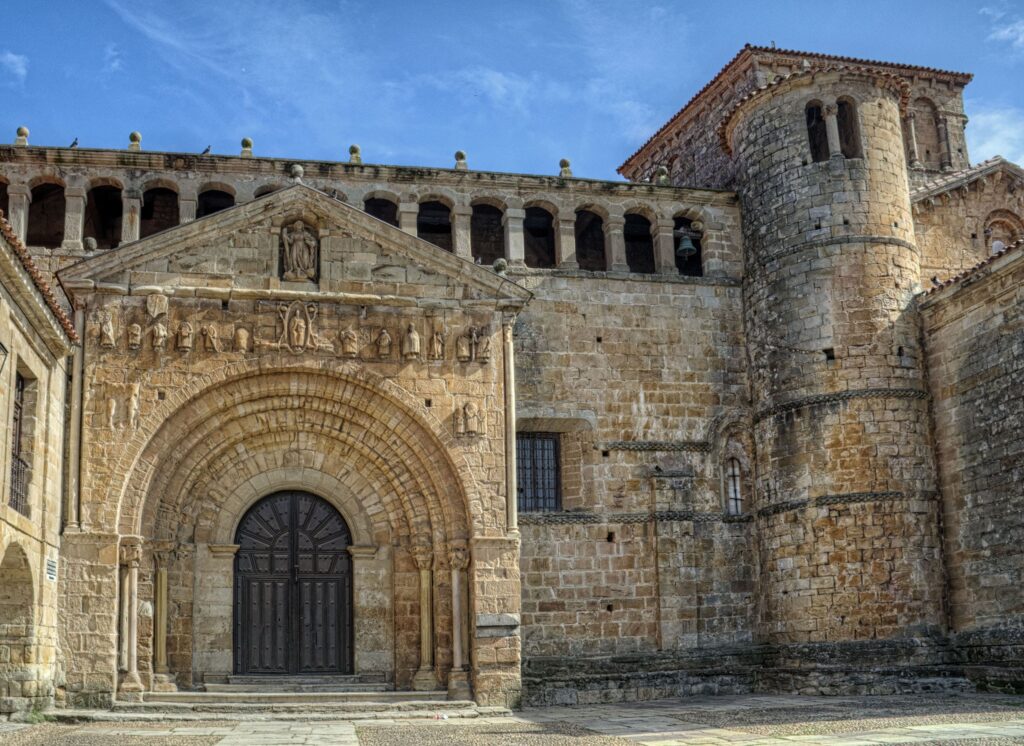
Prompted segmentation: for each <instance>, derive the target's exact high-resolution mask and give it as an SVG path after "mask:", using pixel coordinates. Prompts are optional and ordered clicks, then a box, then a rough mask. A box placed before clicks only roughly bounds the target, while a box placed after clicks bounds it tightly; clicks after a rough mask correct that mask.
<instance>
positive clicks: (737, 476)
mask: <svg viewBox="0 0 1024 746" xmlns="http://www.w3.org/2000/svg"><path fill="white" fill-rule="evenodd" d="M725 478H726V487H727V490H728V493H727V496H726V497H727V499H726V512H727V513H728V514H729V515H743V489H742V481H743V472H742V470H741V468H740V460H739V459H737V458H731V459H729V471H728V472H727V473H726V477H725Z"/></svg>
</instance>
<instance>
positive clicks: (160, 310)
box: [146, 293, 167, 319]
mask: <svg viewBox="0 0 1024 746" xmlns="http://www.w3.org/2000/svg"><path fill="white" fill-rule="evenodd" d="M146 313H148V314H149V317H150V318H152V319H155V318H157V317H158V316H163V315H164V314H165V313H167V296H166V295H160V293H153V294H152V295H147V296H146Z"/></svg>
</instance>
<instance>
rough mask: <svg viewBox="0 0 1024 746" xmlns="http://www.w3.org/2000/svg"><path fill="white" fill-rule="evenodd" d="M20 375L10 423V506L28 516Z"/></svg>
mask: <svg viewBox="0 0 1024 746" xmlns="http://www.w3.org/2000/svg"><path fill="white" fill-rule="evenodd" d="M26 386H27V382H26V380H25V378H24V376H22V375H21V374H20V373H17V374H15V377H14V417H13V419H12V421H11V495H10V500H9V503H10V506H11V507H12V508H14V509H15V510H17V511H18V512H19V513H22V514H24V515H28V463H27V461H26V460H25V455H26V454H25V450H24V441H25V432H24V427H25V388H26Z"/></svg>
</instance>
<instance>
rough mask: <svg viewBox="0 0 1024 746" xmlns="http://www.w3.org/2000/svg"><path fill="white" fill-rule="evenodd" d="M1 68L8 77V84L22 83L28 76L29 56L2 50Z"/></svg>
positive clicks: (0, 55)
mask: <svg viewBox="0 0 1024 746" xmlns="http://www.w3.org/2000/svg"><path fill="white" fill-rule="evenodd" d="M0 69H2V70H3V72H4V75H5V77H7V78H8V80H7V83H8V85H10V84H12V83H13V84H14V85H21V84H22V83H24V82H25V78H27V77H28V57H26V56H25V55H23V54H15V53H14V52H11V51H10V50H5V51H3V52H0Z"/></svg>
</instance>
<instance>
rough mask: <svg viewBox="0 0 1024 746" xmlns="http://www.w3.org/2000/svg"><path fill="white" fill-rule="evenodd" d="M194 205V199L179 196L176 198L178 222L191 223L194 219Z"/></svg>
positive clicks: (195, 203)
mask: <svg viewBox="0 0 1024 746" xmlns="http://www.w3.org/2000/svg"><path fill="white" fill-rule="evenodd" d="M196 205H197V202H196V200H195V199H188V198H184V199H182V198H179V199H178V223H179V224H181V225H184V224H185V223H191V222H192V221H193V220H195V219H196Z"/></svg>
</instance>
